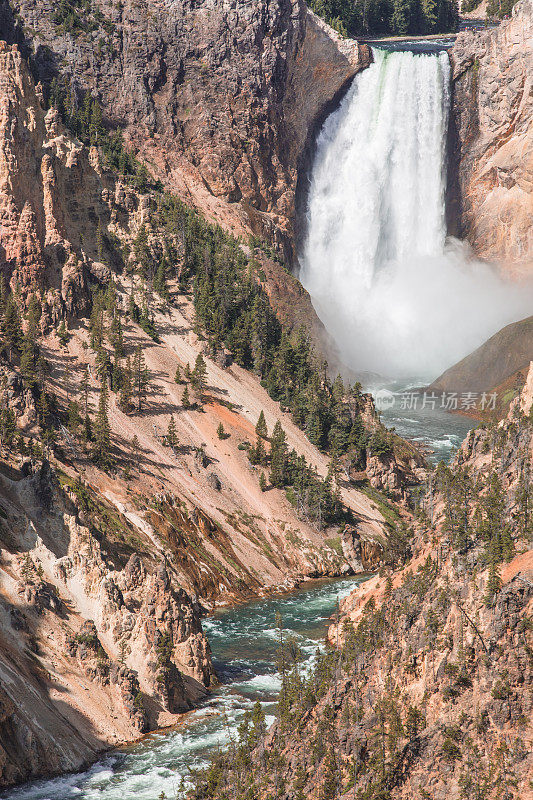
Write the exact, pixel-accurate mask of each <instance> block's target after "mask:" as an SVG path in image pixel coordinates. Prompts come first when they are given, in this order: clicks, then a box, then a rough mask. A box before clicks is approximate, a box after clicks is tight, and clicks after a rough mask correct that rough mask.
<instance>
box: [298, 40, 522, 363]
mask: <svg viewBox="0 0 533 800" xmlns="http://www.w3.org/2000/svg"><path fill="white" fill-rule="evenodd" d="M373 56H374V61H373V63H372V64H371V65H370V66H369V67H368V68H367V69H365V70H364V71H363V72H361V73H359V74H358V75H357V76H356V78H355V80H354V82H353V85H352V87H351V88H350V90H349V91H348V93H347V95H346V96H345V98H344V100H343V101H342V103H341V104H340V107H339V108H338V109H337V110H336V111H335V112H333V113H332V114H331V115H330V116H329V117H328V118H327V120H326V122H325V123H324V125H323V128H322V130H321V132H320V134H319V136H318V140H317V143H316V155H315V159H314V164H313V168H312V171H311V176H310V186H309V196H308V214H307V235H306V238H305V243H304V246H303V249H302V252H301V254H300V265H301V271H300V278H301V281H302V283H303V284H304V286H305V287H306V288H307V290H308V291H309V293H310V295H311V297H312V299H313V303H314V305H315V308H316V310H317V313H318V315H319V316H320V317H321V319H322V321H323V322H324V324H325V326H326V328H327V330H328V331H329V332H330V333H331V334H332V335H333V337H334V339H335V340H336V342H337V345H338V347H339V350H340V353H341V356H342V358H343V360H344V362H345V363H346V364H347V365H348V366H350V367H352V368H354V369H358V370H368V371H371V372H373V373H380V374H382V375H386V376H393V377H399V376H400V377H401V376H412V375H417V376H427V377H428V378H431V377H435V376H436V375H437V374H439V372H441V371H442V370H443V369H445V368H446V367H448V366H449V365H450V364H452V363H454V362H455V361H457V360H459V359H460V358H462V357H463V356H465V355H466V354H467V353H469V352H471V351H472V350H473V349H475V348H476V347H477V346H479V344H481V343H482V342H483V341H484V340H485V339H486V338H488V337H489V336H490V335H492V334H493V333H494V332H495V331H497V330H498V329H499V328H501V327H503V325H506V324H507V323H509V322H512V321H515V320H517V319H520V318H522V317H525V316H528V315H529V314H530V313H531V307H532V302H533V291H532V289H531V287H524V286H520V287H517V286H516V285H511V284H509V283H507V282H504V281H503V280H502V279H501V278H500V276H499V274H498V272H497V271H496V270H495V269H494V268H491V267H490V266H488V265H486V264H482V263H480V262H477V261H475V260H473V259H471V258H470V257H469V254H468V251H467V249H466V248H465V246H464V245H462V244H461V243H459V242H457V241H447V238H446V203H445V194H446V181H447V179H446V142H447V128H448V118H449V111H450V63H449V58H448V55H447V53H446V51H441V52H439V53H431V54H420V53H415V52H411V51H401V52H386V51H385V50H380V49H374V50H373Z"/></svg>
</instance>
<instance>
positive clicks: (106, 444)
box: [93, 378, 111, 469]
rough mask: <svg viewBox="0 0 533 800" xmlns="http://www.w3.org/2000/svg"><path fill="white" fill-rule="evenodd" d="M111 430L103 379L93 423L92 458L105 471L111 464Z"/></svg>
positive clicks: (105, 382) (105, 385)
mask: <svg viewBox="0 0 533 800" xmlns="http://www.w3.org/2000/svg"><path fill="white" fill-rule="evenodd" d="M110 450H111V430H110V427H109V419H108V395H107V379H105V378H104V380H103V381H102V385H101V387H100V398H99V400H98V412H97V414H96V419H95V422H94V448H93V457H94V460H95V462H96V463H97V464H98V466H99V467H102V469H107V468H108V467H109V466H110V464H111V454H110Z"/></svg>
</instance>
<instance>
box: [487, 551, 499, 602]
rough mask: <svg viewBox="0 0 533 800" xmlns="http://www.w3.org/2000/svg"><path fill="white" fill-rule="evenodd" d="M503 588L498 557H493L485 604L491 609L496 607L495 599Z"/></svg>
mask: <svg viewBox="0 0 533 800" xmlns="http://www.w3.org/2000/svg"><path fill="white" fill-rule="evenodd" d="M501 588H502V579H501V576H500V567H499V564H498V561H497V558H496V557H493V558H492V559H491V561H490V564H489V574H488V578H487V592H486V594H485V604H486V605H487V606H489V607H491V606H493V605H494V598H495V596H496V595H497V594H498V592H499V591H500V589H501Z"/></svg>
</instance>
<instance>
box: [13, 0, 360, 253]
mask: <svg viewBox="0 0 533 800" xmlns="http://www.w3.org/2000/svg"><path fill="white" fill-rule="evenodd" d="M70 5H71V6H72V9H73V16H72V17H71V18H70V21H69V20H67V19H66V18H65V17H66V15H62V14H61V13H60V12H59V11H58V10H57V9H56V3H55V2H53V0H42V2H40V3H38V4H36V3H35V2H33V0H17V2H16V3H15V2H14V3H12V6H13V9H14V10H15V11H16V14H17V19H18V20H19V25H20V26H21V28H20V27H19V33H18V35H19V37H20V36H21V35H24V37H25V43H26V47H27V49H28V50H29V51H31V53H32V65H33V68H34V71H35V74H36V76H37V78H38V79H41V80H43V81H44V82H45V83H47V84H48V83H49V82H50V81H51V80H52V79H53V78H54V77H56V76H57V75H58V74H60V75H61V77H62V79H64V80H65V83H66V85H67V86H68V89H69V92H70V93H72V94H73V95H74V97H78V98H80V97H81V95H82V94H83V93H84V92H86V91H89V92H91V93H92V94H94V95H95V96H98V97H99V98H100V100H101V102H102V104H103V107H104V112H105V115H106V116H107V118H108V119H109V120H110V121H111V122H112V123H113V124H114V125H119V126H121V127H123V128H124V129H125V133H126V135H127V137H128V138H129V140H130V142H131V145H132V146H133V147H134V148H135V149H136V150H137V151H138V152H139V154H140V157H141V158H142V159H143V160H145V161H146V162H147V163H149V164H150V166H151V168H152V169H153V171H154V172H155V173H156V174H157V175H158V177H161V178H162V180H164V181H165V183H166V184H167V185H168V186H169V187H171V188H172V189H173V190H176V191H177V192H178V193H179V194H180V195H181V196H183V197H184V198H186V199H190V200H192V201H193V202H195V203H196V204H197V205H199V206H200V207H201V208H202V209H203V210H204V211H205V212H206V213H208V214H209V215H210V216H212V217H214V218H216V219H217V220H218V221H220V222H222V223H223V224H226V225H228V226H229V227H231V228H233V229H234V230H236V231H238V232H241V231H245V232H246V231H250V230H253V231H255V232H256V233H258V234H259V235H261V236H265V237H267V238H268V239H270V240H272V239H274V240H277V241H278V242H279V241H281V240H283V244H284V247H285V251H286V253H287V254H288V255H289V256H290V254H291V252H290V251H291V247H292V243H291V233H292V227H293V216H294V204H295V200H294V198H295V189H296V182H297V177H298V170H299V168H300V165H301V164H302V163H303V161H304V160H305V152H306V148H308V147H309V145H310V141H311V139H312V135H313V133H314V128H315V126H316V124H317V122H318V121H319V120H320V118H321V116H322V115H323V114H324V112H325V110H326V109H327V107H328V104H329V103H330V102H331V101H332V99H333V98H334V97H335V96H336V94H337V93H338V92H339V91H341V90H342V89H343V87H345V86H346V84H347V82H348V81H349V80H350V78H351V77H352V76H353V75H354V74H355V73H356V72H357V70H359V69H361V68H362V67H363V66H365V65H366V64H367V63H368V62H369V58H370V55H369V50H368V48H367V47H366V46H365V45H363V46H359V45H358V44H357V43H355V42H349V41H343V40H341V39H340V38H339V37H338V36H337V35H336V34H335V32H334V31H332V30H331V29H330V28H328V27H327V26H326V25H325V24H324V23H322V22H321V21H320V20H318V18H317V17H315V16H314V15H313V14H312V13H311V12H309V11H308V9H307V7H306V6H305V3H303V2H301V0H276V2H274V3H268V2H258V3H253V4H249V3H245V2H236V3H233V4H231V5H230V6H228V5H227V4H226V3H223V2H219V1H218V0H217V2H215V3H210V2H209V3H208V2H201V3H190V2H187V0H185V2H183V1H181V0H180V1H179V2H178V1H177V0H158V2H157V3H153V2H151V3H148V2H146V0H125V2H120V3H112V2H108V1H107V0H98V2H93V3H92V5H91V11H90V12H87V13H84V12H83V11H82V10H81V7H80V6H79V5H77V4H74V3H70ZM5 6H6V0H4V7H5ZM66 6H69V3H67V4H66ZM4 13H6V15H7V10H6V9H5V8H4ZM20 30H22V31H23V34H22V33H20ZM16 35H17V34H16V33H15V32H13V33H12V34H11V37H12V38H15V37H16Z"/></svg>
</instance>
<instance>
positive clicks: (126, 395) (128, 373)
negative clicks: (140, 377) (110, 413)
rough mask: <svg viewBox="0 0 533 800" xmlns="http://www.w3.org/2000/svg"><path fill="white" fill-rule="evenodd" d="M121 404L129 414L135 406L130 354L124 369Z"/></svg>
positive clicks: (121, 384)
mask: <svg viewBox="0 0 533 800" xmlns="http://www.w3.org/2000/svg"><path fill="white" fill-rule="evenodd" d="M119 405H120V407H121V409H122V410H123V411H124V413H125V414H128V413H129V412H130V411H131V409H132V406H133V373H132V368H131V359H130V357H129V356H128V358H127V359H126V366H125V367H124V369H123V370H122V377H121V382H120V397H119Z"/></svg>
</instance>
